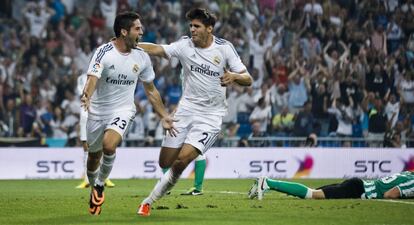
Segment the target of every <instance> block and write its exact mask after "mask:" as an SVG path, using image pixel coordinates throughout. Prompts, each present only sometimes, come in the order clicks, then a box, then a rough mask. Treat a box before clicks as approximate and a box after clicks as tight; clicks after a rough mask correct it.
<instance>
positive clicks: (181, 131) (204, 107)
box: [137, 9, 252, 216]
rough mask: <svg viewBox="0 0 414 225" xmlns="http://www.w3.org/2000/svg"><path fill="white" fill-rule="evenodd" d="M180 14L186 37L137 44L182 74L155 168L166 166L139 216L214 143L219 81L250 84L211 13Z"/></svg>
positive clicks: (220, 104) (221, 92)
mask: <svg viewBox="0 0 414 225" xmlns="http://www.w3.org/2000/svg"><path fill="white" fill-rule="evenodd" d="M186 17H187V19H188V20H189V22H190V23H189V26H190V32H191V38H189V37H183V38H181V39H180V40H178V41H177V42H174V43H171V44H169V45H156V44H151V43H140V44H139V45H138V46H139V47H141V48H143V49H144V50H145V51H146V52H148V53H149V54H150V55H155V56H161V57H165V58H171V57H177V58H178V60H179V61H180V62H181V64H182V66H183V78H184V79H183V95H182V97H181V99H180V102H179V104H178V107H177V111H176V113H175V116H174V117H175V118H174V119H176V120H177V122H175V123H174V127H175V128H176V129H177V132H178V133H177V135H176V136H165V137H164V140H163V143H162V148H161V152H160V157H159V164H160V167H161V168H168V167H170V169H169V170H168V171H167V172H166V173H165V174H164V176H163V177H162V178H161V180H160V182H158V183H157V184H156V185H155V187H154V189H153V190H152V192H151V194H150V195H149V196H148V197H147V198H146V199H144V200H143V201H142V203H141V205H140V206H139V209H138V212H137V213H138V214H139V215H141V216H149V215H150V210H151V205H152V204H153V203H154V202H155V201H156V200H158V199H160V198H161V197H162V196H163V195H164V194H165V193H166V192H168V191H169V190H170V189H171V188H172V187H173V186H174V185H175V183H176V182H177V180H178V178H179V177H180V175H181V173H182V171H183V170H184V169H185V168H186V167H187V165H188V164H189V163H190V162H191V161H193V160H194V159H195V158H197V156H198V155H199V154H204V153H205V152H206V151H207V150H208V149H209V148H210V147H211V146H212V145H213V144H214V142H215V140H216V138H217V136H218V134H219V132H220V129H221V124H222V118H223V116H224V115H225V114H226V112H227V103H226V87H225V86H226V85H229V84H231V83H233V82H235V83H237V84H239V85H242V86H249V85H251V83H252V78H251V76H250V74H249V73H248V72H247V69H246V66H245V65H244V64H243V63H242V62H241V60H240V57H239V56H238V54H237V52H236V51H235V49H234V47H233V45H232V44H231V43H230V42H228V41H226V40H224V39H220V38H217V37H215V36H214V35H213V34H212V32H213V28H214V24H215V22H216V18H215V16H214V15H212V14H210V13H209V12H208V11H207V10H205V9H192V10H190V11H189V12H187V14H186Z"/></svg>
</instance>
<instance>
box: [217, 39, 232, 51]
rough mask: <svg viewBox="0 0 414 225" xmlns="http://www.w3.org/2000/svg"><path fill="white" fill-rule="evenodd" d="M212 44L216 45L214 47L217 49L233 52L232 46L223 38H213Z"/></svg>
mask: <svg viewBox="0 0 414 225" xmlns="http://www.w3.org/2000/svg"><path fill="white" fill-rule="evenodd" d="M214 44H216V46H217V47H219V48H224V49H228V50H230V49H231V50H233V49H234V46H233V44H232V43H231V42H230V41H228V40H226V39H224V38H219V37H214Z"/></svg>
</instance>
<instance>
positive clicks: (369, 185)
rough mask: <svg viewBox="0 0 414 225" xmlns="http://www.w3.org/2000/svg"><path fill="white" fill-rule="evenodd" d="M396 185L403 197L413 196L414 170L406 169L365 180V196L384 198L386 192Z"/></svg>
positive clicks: (368, 197)
mask: <svg viewBox="0 0 414 225" xmlns="http://www.w3.org/2000/svg"><path fill="white" fill-rule="evenodd" d="M394 187H397V188H398V189H399V190H400V197H401V198H413V197H414V172H410V171H404V172H401V173H396V174H394V175H391V176H388V177H383V178H380V179H377V180H364V189H365V193H364V194H363V197H365V198H367V199H374V198H375V199H382V198H384V193H385V192H387V191H388V190H391V189H392V188H394ZM364 195H365V196H364Z"/></svg>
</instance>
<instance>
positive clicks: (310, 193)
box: [305, 188, 313, 199]
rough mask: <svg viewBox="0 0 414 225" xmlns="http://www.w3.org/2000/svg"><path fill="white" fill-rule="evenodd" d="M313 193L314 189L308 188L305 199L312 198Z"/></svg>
mask: <svg viewBox="0 0 414 225" xmlns="http://www.w3.org/2000/svg"><path fill="white" fill-rule="evenodd" d="M312 193H313V189H310V188H308V190H307V191H306V196H305V199H309V198H312Z"/></svg>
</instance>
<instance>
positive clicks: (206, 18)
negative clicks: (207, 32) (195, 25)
mask: <svg viewBox="0 0 414 225" xmlns="http://www.w3.org/2000/svg"><path fill="white" fill-rule="evenodd" d="M185 17H186V18H187V19H188V20H195V19H197V20H200V21H201V23H203V24H204V26H206V27H208V26H212V27H214V25H215V24H216V20H217V18H216V16H215V15H214V14H212V13H210V12H209V11H208V10H207V9H202V8H194V9H191V10H190V11H188V12H187V14H185Z"/></svg>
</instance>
